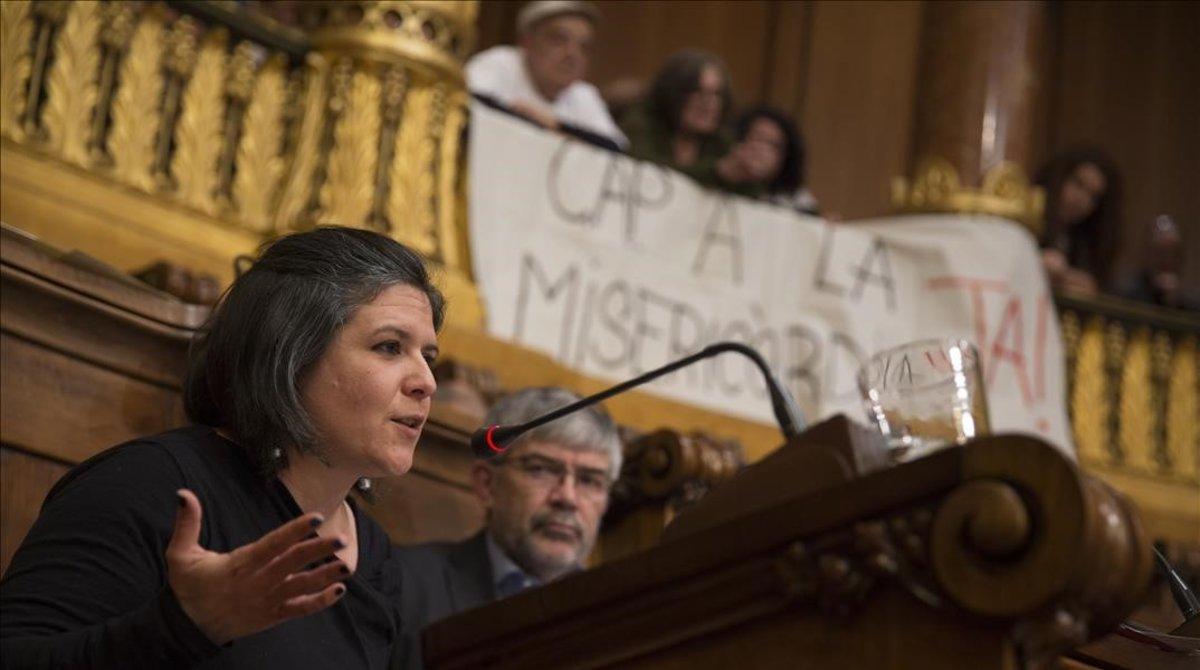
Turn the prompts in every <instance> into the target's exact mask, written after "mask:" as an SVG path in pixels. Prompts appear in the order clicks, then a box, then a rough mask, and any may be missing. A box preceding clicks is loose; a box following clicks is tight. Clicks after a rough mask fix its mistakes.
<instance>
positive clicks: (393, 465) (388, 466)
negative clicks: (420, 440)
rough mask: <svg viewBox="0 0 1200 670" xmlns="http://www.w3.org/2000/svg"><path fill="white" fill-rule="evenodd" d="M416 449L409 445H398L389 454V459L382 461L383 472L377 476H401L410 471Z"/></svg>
mask: <svg viewBox="0 0 1200 670" xmlns="http://www.w3.org/2000/svg"><path fill="white" fill-rule="evenodd" d="M414 451H415V450H414V448H413V447H410V446H407V445H405V446H400V447H396V448H395V449H393V450H392V452H391V453H389V454H388V458H387V460H385V461H384V462H383V463H381V465H382V468H381V469H382V470H383V472H380V473H379V474H377V475H375V476H376V477H399V476H400V475H402V474H404V473H406V472H408V471H409V470H411V469H412V464H413V453H414Z"/></svg>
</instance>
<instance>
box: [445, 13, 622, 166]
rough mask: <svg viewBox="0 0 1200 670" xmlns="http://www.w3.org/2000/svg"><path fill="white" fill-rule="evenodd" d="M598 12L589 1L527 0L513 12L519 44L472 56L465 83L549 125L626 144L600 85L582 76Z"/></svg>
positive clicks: (481, 93)
mask: <svg viewBox="0 0 1200 670" xmlns="http://www.w3.org/2000/svg"><path fill="white" fill-rule="evenodd" d="M599 18H600V14H599V12H598V11H597V10H596V7H595V5H593V4H592V3H590V2H579V1H576V0H545V1H541V2H530V3H529V4H527V5H525V7H524V8H522V9H521V12H520V14H518V15H517V34H518V46H515V47H514V46H508V45H504V46H497V47H493V48H491V49H487V50H486V51H482V52H480V53H478V54H476V55H475V56H474V57H473V58H471V60H470V61H469V62H468V63H467V66H466V73H467V86H468V88H470V89H471V92H472V93H475V94H477V95H480V96H483V97H485V98H489V99H490V100H491V101H493V102H495V103H498V104H500V105H502V106H503V107H506V108H507V109H508V110H509V111H512V112H515V113H517V114H519V115H521V116H524V117H526V118H527V119H529V120H531V121H533V122H535V123H537V124H538V125H540V126H542V127H544V128H547V129H549V130H558V131H562V132H565V133H567V134H570V135H575V136H578V137H583V138H584V139H592V138H589V135H590V136H595V137H598V138H600V139H602V140H603V141H602V142H599V143H602V144H608V143H612V144H613V145H615V146H616V147H617V148H620V149H624V148H626V147H627V146H628V141H627V140H626V139H625V135H624V134H623V133H622V132H621V130H620V129H619V128H617V124H616V123H614V122H613V119H612V116H611V115H610V114H609V112H608V108H607V107H606V106H605V104H604V100H603V99H602V98H601V97H600V93H599V91H597V90H596V87H595V86H592V85H591V84H589V83H588V82H586V81H584V80H583V78H584V76H585V75H586V74H587V69H588V62H589V60H590V59H591V48H592V40H593V38H594V36H595V32H596V22H597V21H599ZM579 131H582V132H579Z"/></svg>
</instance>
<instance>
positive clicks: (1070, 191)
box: [1034, 147, 1121, 296]
mask: <svg viewBox="0 0 1200 670" xmlns="http://www.w3.org/2000/svg"><path fill="white" fill-rule="evenodd" d="M1034 181H1035V182H1036V183H1037V184H1038V185H1039V186H1041V187H1042V188H1044V189H1045V190H1046V210H1045V212H1046V213H1045V220H1044V228H1043V231H1044V232H1043V233H1042V239H1041V240H1040V241H1039V243H1040V246H1041V247H1042V266H1043V267H1044V268H1045V270H1046V276H1047V278H1048V279H1049V280H1050V286H1051V288H1053V289H1054V290H1055V291H1063V292H1067V293H1073V294H1076V295H1085V296H1088V295H1095V294H1097V293H1099V292H1101V291H1105V290H1109V289H1110V288H1111V287H1112V282H1113V279H1114V276H1113V275H1114V271H1115V269H1116V267H1115V266H1116V257H1117V250H1118V245H1119V239H1118V238H1119V230H1118V227H1117V220H1116V217H1117V215H1118V214H1119V212H1120V197H1121V183H1120V176H1119V174H1118V173H1117V170H1116V168H1115V167H1114V166H1113V163H1112V161H1111V160H1110V159H1109V158H1108V156H1106V155H1105V154H1104V153H1103V152H1102V151H1100V150H1099V149H1095V148H1092V147H1079V148H1075V149H1072V150H1069V151H1066V152H1064V153H1061V154H1059V155H1057V156H1055V157H1054V158H1053V159H1051V161H1050V162H1049V163H1047V164H1046V165H1045V166H1044V167H1043V168H1042V169H1041V170H1040V171H1039V172H1038V173H1037V175H1036V177H1035V179H1034Z"/></svg>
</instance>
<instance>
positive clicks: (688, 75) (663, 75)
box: [646, 49, 733, 135]
mask: <svg viewBox="0 0 1200 670" xmlns="http://www.w3.org/2000/svg"><path fill="white" fill-rule="evenodd" d="M707 67H715V68H717V69H718V70H720V71H721V123H720V125H721V126H724V125H725V124H726V123H727V122H728V120H729V112H730V108H731V107H732V106H733V94H732V93H731V92H730V90H729V69H728V68H726V67H725V62H724V61H722V60H721V59H720V57H718V56H716V55H714V54H711V53H708V52H706V51H698V50H694V49H688V50H685V51H678V52H676V53H673V54H671V55H670V56H669V57H668V58H667V61H666V62H665V63H663V66H662V69H660V70H659V71H658V74H657V75H656V76H655V77H654V83H652V84H650V90H649V91H648V92H647V94H646V105H647V108H648V110H649V112H650V116H651V119H652V120H653V121H654V122H655V123H657V124H659V125H660V126H662V127H663V128H664V129H666V131H667V134H668V135H674V134H676V133H678V132H679V117H680V114H682V112H683V105H684V103H685V102H687V98H688V96H689V95H691V94H692V93H694V92H696V91H697V90H699V88H700V74H701V73H702V72H704V70H705V68H707Z"/></svg>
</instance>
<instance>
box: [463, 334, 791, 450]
mask: <svg viewBox="0 0 1200 670" xmlns="http://www.w3.org/2000/svg"><path fill="white" fill-rule="evenodd" d="M727 351H733V352H737V353H739V354H742V355H743V356H747V357H749V358H750V360H752V361H754V364H755V365H756V366H758V369H759V371H760V372H762V374H763V378H764V381H765V382H766V385H767V392H768V393H769V394H770V396H771V409H772V410H774V412H775V420H776V421H777V422H778V423H779V430H780V431H781V432H782V433H783V436H784V437H785V438H786V439H789V440H790V439H792V438H793V437H796V436H797V435H799V434H800V433H801V431H803V430H804V414H803V413H802V412H801V411H800V407H799V406H798V405H797V404H796V401H795V399H793V398H792V396H791V394H790V393H788V392H787V389H786V388H784V386H783V385H782V384H781V383H780V382H779V380H778V378H776V377H775V375H774V374H773V373H772V372H771V368H770V367H768V366H767V362H766V361H765V360H763V357H762V356H761V355H760V354H759V353H758V352H757V351H755V350H754V349H752V348H751V347H749V346H747V345H745V344H742V343H741V342H717V343H715V344H710V345H709V346H707V347H705V348H703V349H701V350H700V351H697V352H696V353H694V354H692V355H690V356H685V357H683V358H681V359H679V360H677V361H674V362H672V363H667V364H666V365H664V366H662V367H661V368H657V369H655V370H651V371H649V372H646V373H644V374H642V375H639V376H637V377H634V378H633V379H630V380H629V381H625V382H621V383H620V384H617V385H616V386H613V387H611V388H608V389H606V390H604V391H601V392H599V393H597V394H595V395H590V396H588V397H586V398H582V399H580V400H578V401H576V402H573V403H571V404H570V405H567V406H565V407H560V408H559V409H556V410H554V411H553V412H549V413H547V414H544V415H542V416H540V417H538V418H536V419H533V420H531V421H528V422H526V423H523V424H521V425H519V426H487V427H485V428H480V429H479V430H477V431H475V434H474V435H472V436H471V448H472V450H474V452H475V455H476V456H479V457H480V458H492V457H494V456H497V455H499V454H502V453H504V451H505V450H506V449H507V448H508V445H509V443H511V442H512V441H513V440H515V439H516V438H517V437H518V436H520V435H521V434H522V433H524V432H525V431H528V430H533V429H534V428H537V427H538V426H541V425H544V424H547V423H549V422H551V421H553V420H555V419H558V418H561V417H563V416H566V415H567V414H570V413H571V412H574V411H576V410H579V409H582V408H584V407H587V406H588V405H593V404H595V403H598V402H603V401H605V400H607V399H609V398H611V397H613V396H615V395H617V394H618V393H624V392H625V391H628V390H629V389H631V388H634V387H635V386H641V385H642V384H645V383H646V382H649V381H653V380H655V379H658V378H659V377H662V376H663V375H666V374H670V373H672V372H675V371H676V370H678V369H680V368H684V367H687V366H689V365H691V364H692V363H695V362H696V361H700V360H703V359H705V358H711V357H713V356H716V355H717V354H723V353H725V352H727Z"/></svg>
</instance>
